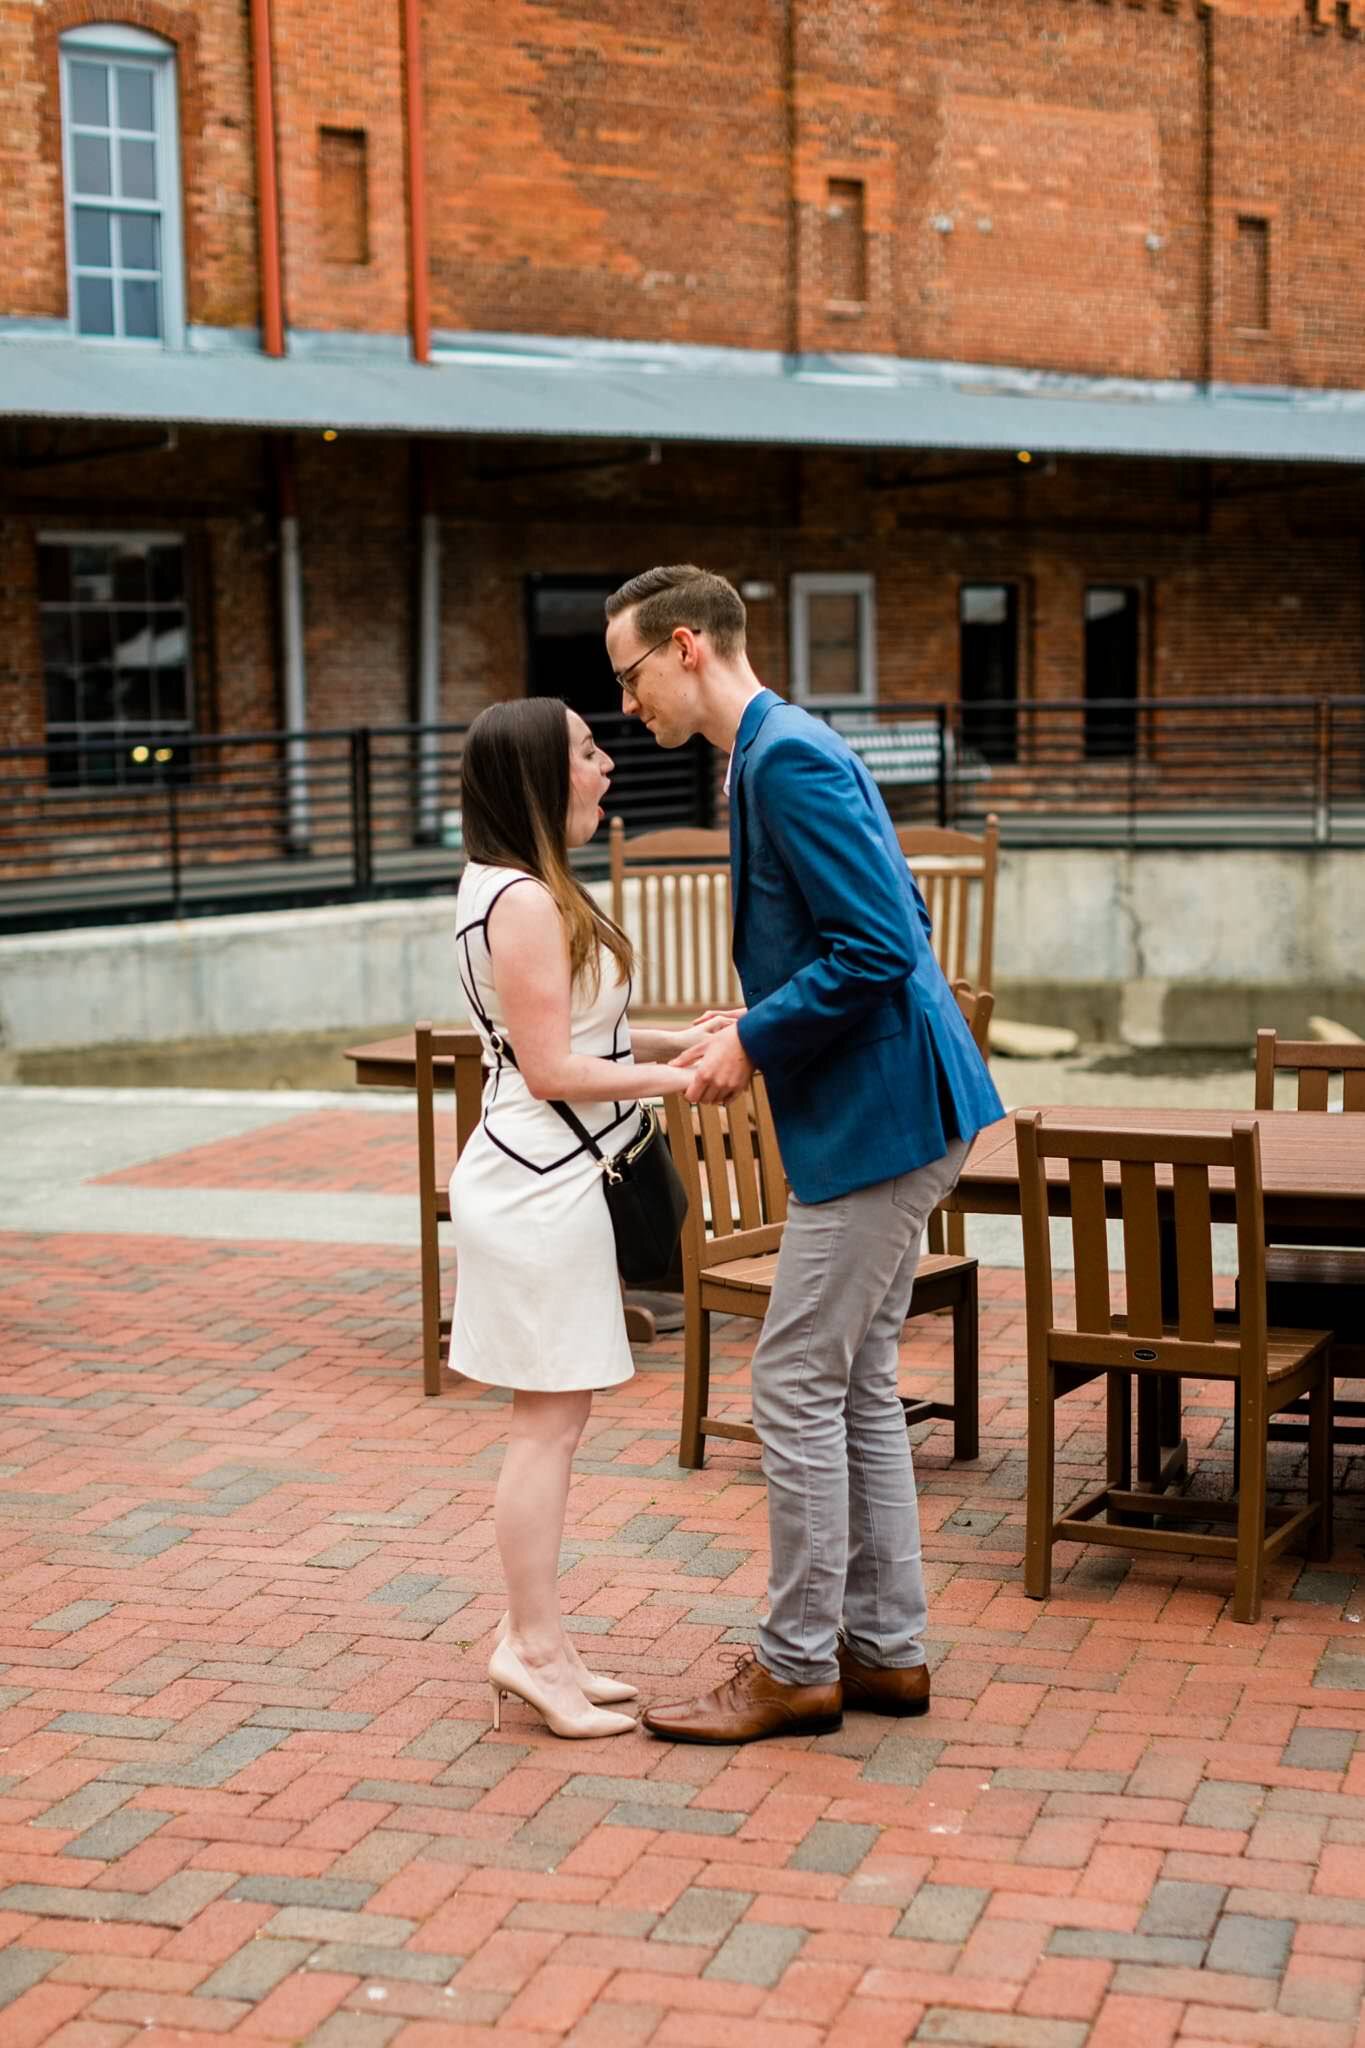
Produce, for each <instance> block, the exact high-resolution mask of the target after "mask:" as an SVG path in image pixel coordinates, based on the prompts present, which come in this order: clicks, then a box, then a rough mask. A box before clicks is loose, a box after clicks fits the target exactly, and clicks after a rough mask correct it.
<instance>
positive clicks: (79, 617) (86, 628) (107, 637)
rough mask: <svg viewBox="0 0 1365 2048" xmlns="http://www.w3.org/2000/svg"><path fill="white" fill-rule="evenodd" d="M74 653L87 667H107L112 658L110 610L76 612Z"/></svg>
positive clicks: (111, 620) (111, 619) (112, 638)
mask: <svg viewBox="0 0 1365 2048" xmlns="http://www.w3.org/2000/svg"><path fill="white" fill-rule="evenodd" d="M76 654H77V658H78V660H79V661H80V662H81V663H82V664H83V665H84V666H85V667H87V668H89V667H96V666H100V667H108V666H109V665H110V664H111V663H112V662H113V659H114V630H113V614H112V613H110V612H78V613H77V614H76Z"/></svg>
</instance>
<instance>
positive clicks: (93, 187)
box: [71, 135, 114, 198]
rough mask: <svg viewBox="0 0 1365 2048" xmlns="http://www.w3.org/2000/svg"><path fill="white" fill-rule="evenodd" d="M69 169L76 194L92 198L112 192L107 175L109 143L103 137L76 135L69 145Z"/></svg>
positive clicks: (105, 137) (108, 175)
mask: <svg viewBox="0 0 1365 2048" xmlns="http://www.w3.org/2000/svg"><path fill="white" fill-rule="evenodd" d="M71 168H72V173H73V175H74V177H75V180H76V190H77V191H78V192H88V193H90V194H91V195H92V197H94V198H99V197H100V195H101V194H102V193H108V192H112V191H113V189H114V188H113V185H112V183H111V181H110V174H109V141H108V137H107V136H104V135H77V136H75V137H73V139H72V144H71Z"/></svg>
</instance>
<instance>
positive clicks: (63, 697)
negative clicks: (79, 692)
mask: <svg viewBox="0 0 1365 2048" xmlns="http://www.w3.org/2000/svg"><path fill="white" fill-rule="evenodd" d="M46 683H47V722H48V724H49V725H72V724H74V723H75V718H76V678H75V676H74V675H72V674H71V673H70V672H69V671H67V670H56V669H49V670H48V672H47V677H46Z"/></svg>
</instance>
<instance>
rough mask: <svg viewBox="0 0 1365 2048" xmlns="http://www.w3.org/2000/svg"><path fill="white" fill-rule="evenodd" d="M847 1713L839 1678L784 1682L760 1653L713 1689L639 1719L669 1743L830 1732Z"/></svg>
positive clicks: (651, 1710)
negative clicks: (765, 1665) (763, 1662)
mask: <svg viewBox="0 0 1365 2048" xmlns="http://www.w3.org/2000/svg"><path fill="white" fill-rule="evenodd" d="M843 1718H844V1707H843V1698H842V1695H841V1693H840V1690H839V1681H838V1679H837V1678H836V1679H834V1680H832V1681H831V1683H830V1684H828V1685H784V1684H783V1683H782V1681H781V1679H780V1678H774V1677H773V1675H772V1673H771V1672H770V1671H765V1670H764V1668H763V1666H762V1665H761V1664H760V1663H759V1661H758V1659H757V1658H756V1657H746V1658H744V1660H743V1661H742V1662H741V1663H739V1664H737V1665H736V1666H735V1670H734V1673H733V1675H732V1676H731V1677H729V1678H727V1679H726V1680H725V1682H724V1684H722V1685H718V1686H717V1687H716V1689H715V1691H714V1692H708V1693H703V1694H702V1697H701V1698H700V1699H698V1700H680V1701H678V1702H677V1703H676V1704H668V1705H663V1704H661V1705H659V1706H655V1707H650V1708H649V1709H648V1711H647V1712H646V1713H645V1714H643V1715H642V1716H641V1722H642V1725H643V1726H644V1727H646V1728H648V1729H649V1731H650V1733H651V1734H652V1735H664V1736H667V1738H668V1740H669V1741H670V1742H762V1741H763V1740H764V1738H765V1737H767V1736H769V1735H827V1734H829V1732H830V1730H831V1729H834V1728H838V1727H840V1726H841V1725H842V1723H843Z"/></svg>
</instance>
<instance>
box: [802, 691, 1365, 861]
mask: <svg viewBox="0 0 1365 2048" xmlns="http://www.w3.org/2000/svg"><path fill="white" fill-rule="evenodd" d="M826 716H828V718H829V719H830V722H831V723H832V724H833V725H834V726H835V727H836V728H837V729H839V730H842V731H843V732H844V734H845V737H846V738H847V739H848V741H849V744H850V745H851V746H853V748H854V749H855V751H857V752H858V753H860V754H861V755H862V757H863V759H864V760H865V761H866V762H867V765H868V767H869V768H870V769H871V771H872V773H873V774H874V776H875V777H876V779H877V781H878V783H879V785H880V786H881V789H882V793H883V795H884V796H885V798H886V802H887V805H888V808H889V809H890V811H891V813H892V816H893V817H895V818H896V819H897V821H898V822H909V821H910V820H914V819H924V818H925V817H926V816H928V815H929V811H930V807H932V808H933V809H936V812H937V822H939V823H940V824H949V825H952V824H955V825H960V826H963V827H965V828H966V829H971V828H972V827H973V826H974V825H977V824H979V823H980V821H981V820H982V819H983V818H984V817H985V815H986V813H987V812H988V811H994V812H995V813H996V815H997V816H998V817H999V819H1000V821H1001V830H1002V836H1003V838H1004V840H1005V842H1006V843H1007V844H1010V845H1015V846H1023V845H1037V844H1052V845H1069V846H1094V845H1127V846H1167V847H1196V846H1206V845H1207V846H1245V847H1262V846H1306V847H1311V846H1330V845H1342V846H1365V696H1360V697H1288V696H1285V697H1273V696H1261V697H1245V696H1239V697H1222V698H1156V699H1140V700H1137V701H1134V700H1133V699H1132V698H1093V697H1092V698H1088V699H1086V698H1081V699H1066V700H1024V701H1017V700H1015V701H1010V702H1007V703H1000V704H954V705H951V706H948V705H943V704H878V705H876V706H869V707H867V708H866V709H860V710H858V711H853V712H846V711H831V712H829V713H827V714H826Z"/></svg>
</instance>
